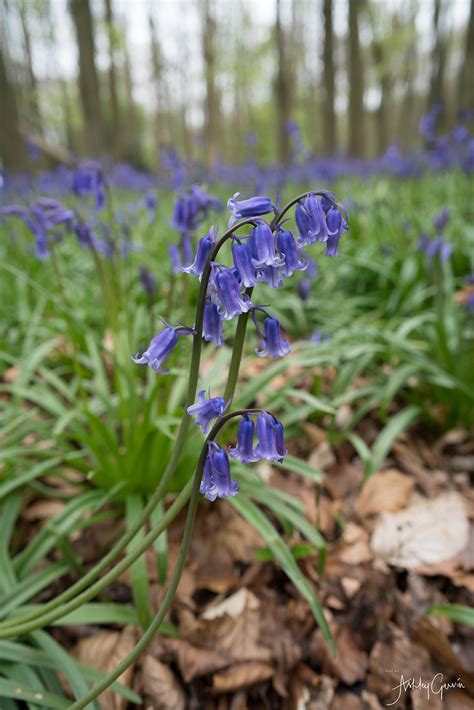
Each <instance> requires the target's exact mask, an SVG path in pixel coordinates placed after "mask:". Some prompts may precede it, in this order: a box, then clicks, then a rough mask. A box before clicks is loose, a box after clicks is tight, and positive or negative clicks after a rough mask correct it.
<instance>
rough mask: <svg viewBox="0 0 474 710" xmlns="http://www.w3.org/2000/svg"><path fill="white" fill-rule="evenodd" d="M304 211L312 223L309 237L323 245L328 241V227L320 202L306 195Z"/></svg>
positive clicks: (316, 198) (315, 196) (316, 197)
mask: <svg viewBox="0 0 474 710" xmlns="http://www.w3.org/2000/svg"><path fill="white" fill-rule="evenodd" d="M305 209H306V211H307V213H308V214H309V216H310V218H311V222H312V227H311V233H310V234H311V236H314V237H316V239H317V240H318V241H319V242H321V243H323V244H325V243H326V241H327V239H328V233H329V226H328V224H327V216H326V213H325V212H324V209H323V205H322V202H321V200H320V199H319V198H318V196H317V195H308V197H307V198H306V202H305ZM331 209H332V208H331ZM330 211H331V210H328V215H329V214H330Z"/></svg>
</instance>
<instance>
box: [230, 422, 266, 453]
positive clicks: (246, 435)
mask: <svg viewBox="0 0 474 710" xmlns="http://www.w3.org/2000/svg"><path fill="white" fill-rule="evenodd" d="M254 434H255V424H254V423H253V420H252V419H250V417H249V416H247V414H244V416H243V417H242V419H241V420H240V423H239V428H238V429H237V446H235V447H230V448H229V456H231V457H232V458H233V459H235V460H236V461H240V463H254V462H255V461H258V460H259V459H260V455H259V453H258V451H257V449H256V448H254V445H253V437H254Z"/></svg>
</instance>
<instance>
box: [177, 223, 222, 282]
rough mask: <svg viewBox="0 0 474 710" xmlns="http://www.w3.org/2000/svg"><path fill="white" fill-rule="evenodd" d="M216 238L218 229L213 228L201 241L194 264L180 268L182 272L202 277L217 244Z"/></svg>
mask: <svg viewBox="0 0 474 710" xmlns="http://www.w3.org/2000/svg"><path fill="white" fill-rule="evenodd" d="M216 236H217V229H216V228H215V227H211V228H210V230H209V232H208V233H207V234H206V236H205V237H202V239H200V240H199V242H198V245H197V249H196V256H195V257H194V261H193V263H192V264H191V265H190V266H182V267H180V271H184V272H185V273H187V274H194V276H201V275H202V272H203V271H204V267H205V266H206V262H207V260H208V258H209V254H210V253H211V250H212V247H213V246H214V244H215V241H216Z"/></svg>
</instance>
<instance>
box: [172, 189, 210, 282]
mask: <svg viewBox="0 0 474 710" xmlns="http://www.w3.org/2000/svg"><path fill="white" fill-rule="evenodd" d="M221 207H222V205H221V202H220V200H219V199H218V198H217V197H214V195H210V194H209V193H207V192H206V191H205V190H204V189H203V188H202V187H199V186H198V185H191V187H190V188H189V189H188V190H185V191H184V192H181V193H180V194H179V195H178V197H177V198H176V200H175V203H174V207H173V216H172V218H171V226H172V227H173V229H176V230H177V231H178V232H179V234H180V242H179V244H172V245H171V246H170V248H169V255H170V259H171V264H172V267H173V271H174V272H176V271H180V270H181V269H183V270H188V269H192V265H191V266H190V267H183V264H186V263H188V262H189V261H191V260H192V242H191V237H192V235H193V233H194V232H195V231H196V229H197V228H198V227H199V225H200V224H201V223H202V222H203V220H204V219H206V217H207V215H208V213H209V211H210V210H218V209H220V208H221ZM191 273H193V274H194V273H195V271H192V270H191Z"/></svg>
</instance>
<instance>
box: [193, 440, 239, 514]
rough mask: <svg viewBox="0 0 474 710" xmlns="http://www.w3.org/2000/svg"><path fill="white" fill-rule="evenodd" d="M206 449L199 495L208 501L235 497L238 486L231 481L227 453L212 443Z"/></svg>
mask: <svg viewBox="0 0 474 710" xmlns="http://www.w3.org/2000/svg"><path fill="white" fill-rule="evenodd" d="M208 447H209V451H208V454H207V458H206V462H205V464H204V475H203V479H202V481H201V486H200V489H199V491H200V493H201V494H203V495H204V497H205V498H207V500H210V501H214V500H215V499H216V498H228V497H229V496H235V495H237V493H238V492H239V484H238V483H237V481H235V480H231V477H230V461H229V457H228V456H227V452H226V451H225V449H223V448H222V447H221V446H219V444H216V443H215V442H214V441H210V442H209V444H208Z"/></svg>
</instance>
